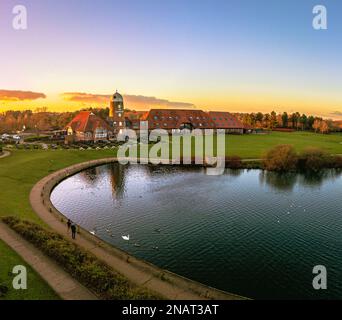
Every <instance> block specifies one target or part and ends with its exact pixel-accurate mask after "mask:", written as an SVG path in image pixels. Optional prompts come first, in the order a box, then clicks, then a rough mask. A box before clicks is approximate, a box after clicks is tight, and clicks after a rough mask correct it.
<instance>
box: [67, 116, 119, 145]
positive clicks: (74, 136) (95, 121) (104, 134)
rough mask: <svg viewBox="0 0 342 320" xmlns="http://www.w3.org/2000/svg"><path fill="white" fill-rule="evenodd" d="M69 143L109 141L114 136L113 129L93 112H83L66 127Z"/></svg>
mask: <svg viewBox="0 0 342 320" xmlns="http://www.w3.org/2000/svg"><path fill="white" fill-rule="evenodd" d="M65 130H66V131H67V140H68V141H97V140H107V139H109V138H111V137H112V135H113V128H112V127H111V126H110V125H109V124H108V123H107V122H106V121H105V120H103V119H102V118H100V117H98V116H97V115H95V114H94V113H92V112H91V111H81V112H80V113H79V114H78V115H76V117H75V118H74V119H72V120H71V121H70V122H69V123H68V124H67V125H66V127H65Z"/></svg>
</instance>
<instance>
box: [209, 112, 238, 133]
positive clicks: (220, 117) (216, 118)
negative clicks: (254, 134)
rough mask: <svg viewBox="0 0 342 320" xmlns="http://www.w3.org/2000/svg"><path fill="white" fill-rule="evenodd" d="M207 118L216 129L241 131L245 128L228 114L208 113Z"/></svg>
mask: <svg viewBox="0 0 342 320" xmlns="http://www.w3.org/2000/svg"><path fill="white" fill-rule="evenodd" d="M209 116H210V118H211V119H212V121H213V122H214V123H215V127H216V128H217V129H243V128H244V127H245V126H244V125H243V123H242V122H241V121H239V120H238V119H237V118H236V117H235V116H234V115H233V114H231V113H229V112H217V111H210V112H209Z"/></svg>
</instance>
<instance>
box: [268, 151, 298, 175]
mask: <svg viewBox="0 0 342 320" xmlns="http://www.w3.org/2000/svg"><path fill="white" fill-rule="evenodd" d="M263 163H264V167H265V169H267V170H270V171H291V170H295V169H296V167H297V163H298V157H297V154H296V152H295V150H294V148H293V146H291V145H279V146H276V147H275V148H273V149H271V150H269V151H268V152H267V154H266V156H265V160H264V162H263Z"/></svg>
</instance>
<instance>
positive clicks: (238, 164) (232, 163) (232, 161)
mask: <svg viewBox="0 0 342 320" xmlns="http://www.w3.org/2000/svg"><path fill="white" fill-rule="evenodd" d="M226 166H227V167H228V168H230V169H241V168H242V161H241V158H240V157H239V156H231V157H227V158H226Z"/></svg>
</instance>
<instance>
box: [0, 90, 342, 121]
mask: <svg viewBox="0 0 342 320" xmlns="http://www.w3.org/2000/svg"><path fill="white" fill-rule="evenodd" d="M0 91H1V90H0ZM123 96H124V97H125V95H123ZM109 98H110V95H109V96H108V106H106V105H96V106H94V105H90V104H89V105H85V106H84V107H81V108H76V109H75V107H74V108H72V109H70V108H65V110H60V109H57V110H55V109H50V108H49V107H46V106H45V105H42V106H38V107H36V108H25V107H24V108H20V109H15V108H9V109H7V110H2V107H1V105H0V114H1V113H5V112H7V111H13V112H24V111H31V112H33V113H39V112H42V109H46V111H44V112H47V113H66V112H71V113H73V112H81V111H90V110H89V109H106V108H109ZM124 99H125V98H124ZM124 107H125V110H129V112H149V111H151V110H152V109H172V110H202V111H204V112H229V113H232V114H251V113H254V114H256V113H258V112H261V113H263V114H270V113H271V112H273V111H274V112H276V114H277V115H280V114H283V113H284V112H286V113H288V115H291V114H292V113H295V112H299V111H298V110H291V111H287V110H278V111H276V110H275V109H272V110H271V111H266V112H263V111H261V110H257V111H250V112H249V111H232V110H230V109H218V108H210V109H208V108H197V107H195V106H194V107H193V108H175V107H158V106H155V107H146V108H135V107H133V106H127V105H126V104H125V106H124ZM299 113H300V114H306V115H307V116H314V117H318V118H323V119H325V120H333V121H342V114H341V115H338V114H337V115H335V116H322V115H318V114H314V113H305V112H299Z"/></svg>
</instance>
